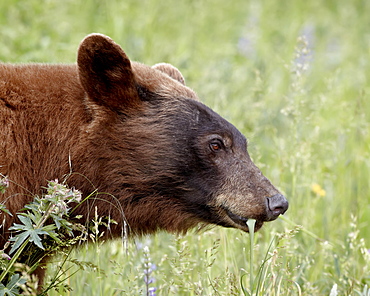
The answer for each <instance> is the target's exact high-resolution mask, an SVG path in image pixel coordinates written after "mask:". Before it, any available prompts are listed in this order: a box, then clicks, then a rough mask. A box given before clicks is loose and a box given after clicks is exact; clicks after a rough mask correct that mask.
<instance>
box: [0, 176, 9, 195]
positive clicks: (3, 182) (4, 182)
mask: <svg viewBox="0 0 370 296" xmlns="http://www.w3.org/2000/svg"><path fill="white" fill-rule="evenodd" d="M8 187H9V179H8V177H2V175H1V176H0V193H4V192H5V190H6V188H8Z"/></svg>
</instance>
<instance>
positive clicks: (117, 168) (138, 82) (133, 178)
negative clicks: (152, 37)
mask: <svg viewBox="0 0 370 296" xmlns="http://www.w3.org/2000/svg"><path fill="white" fill-rule="evenodd" d="M0 173H1V174H2V175H5V176H8V177H9V179H10V180H11V183H10V187H9V188H8V190H7V191H6V192H5V194H2V195H1V194H0V202H1V203H5V205H6V207H7V208H8V209H9V210H10V211H11V212H12V213H13V217H14V213H16V212H17V211H19V210H20V209H21V208H22V207H23V206H24V205H25V204H26V203H28V202H30V201H31V200H32V194H37V193H40V192H39V190H40V188H41V187H42V186H45V185H46V182H47V180H52V179H56V178H59V179H63V178H64V177H65V176H66V175H69V177H68V179H67V183H68V185H69V186H74V187H75V188H77V189H79V190H81V191H82V193H83V194H84V195H85V196H87V195H88V194H89V193H91V192H92V191H93V190H94V189H97V190H98V191H99V192H101V193H105V194H100V195H98V197H97V198H94V197H92V198H90V199H89V200H88V201H86V202H84V203H83V204H82V205H81V206H80V207H79V208H78V209H77V210H76V211H75V212H74V213H75V214H76V215H83V217H85V219H88V217H89V214H90V211H93V210H94V209H95V206H97V209H98V214H99V215H100V216H110V217H112V218H113V219H114V220H115V221H117V222H118V224H117V225H116V226H112V229H111V232H110V235H111V236H120V235H121V234H122V227H123V225H124V224H125V223H127V225H128V228H129V232H130V233H131V234H132V235H141V234H147V233H153V232H155V231H157V230H160V229H162V230H166V231H170V232H185V231H186V230H188V229H189V228H192V227H194V226H196V225H198V224H202V223H203V224H216V225H221V226H225V227H234V228H239V229H241V230H244V231H248V227H247V225H246V221H247V220H248V219H249V218H253V219H256V220H257V222H256V229H259V228H260V227H261V226H262V224H263V222H265V221H272V220H274V219H276V218H277V217H278V216H279V215H280V214H283V213H284V212H285V211H286V210H287V208H288V202H287V200H286V199H285V197H284V196H283V195H281V194H280V192H279V191H278V190H277V189H276V188H275V187H274V186H273V185H272V184H271V183H270V181H269V180H268V179H267V178H266V177H264V176H263V175H262V173H261V172H260V170H259V169H258V168H257V167H256V166H255V165H254V164H253V162H252V161H251V159H250V157H249V155H248V152H247V141H246V139H245V137H244V136H243V135H242V134H241V133H240V132H239V131H238V130H237V129H236V128H235V127H234V126H233V125H232V124H230V123H229V122H227V121H226V120H225V119H223V118H222V117H221V116H219V115H218V114H216V113H215V112H213V111H212V110H211V109H210V108H208V107H206V106H205V105H203V104H202V103H201V102H199V100H198V97H197V95H196V94H195V93H194V91H192V90H191V89H190V88H188V87H186V86H185V82H184V78H183V77H182V75H181V73H180V72H179V71H178V70H177V69H176V68H175V67H173V66H171V65H169V64H158V65H156V66H153V67H148V66H145V65H143V64H140V63H136V62H131V61H130V60H129V59H128V57H127V56H126V54H125V53H124V52H123V50H122V49H121V47H120V46H119V45H117V44H116V43H114V42H113V41H112V40H111V39H110V38H108V37H106V36H103V35H100V34H92V35H89V36H87V37H86V38H85V39H84V40H83V41H82V43H81V45H80V47H79V50H78V60H77V65H45V64H27V65H10V64H0ZM0 216H1V217H0V220H1V221H3V220H4V222H3V224H2V227H1V229H0V236H1V237H0V249H1V248H2V247H3V246H4V243H5V242H6V241H7V239H8V238H9V235H10V233H9V231H8V228H9V226H10V225H11V224H12V223H13V222H14V221H13V220H12V219H13V218H12V217H10V216H6V215H5V214H4V213H1V214H0Z"/></svg>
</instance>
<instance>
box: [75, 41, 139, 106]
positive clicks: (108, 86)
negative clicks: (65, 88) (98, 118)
mask: <svg viewBox="0 0 370 296" xmlns="http://www.w3.org/2000/svg"><path fill="white" fill-rule="evenodd" d="M77 65H78V75H79V79H80V82H81V84H82V87H83V88H84V90H85V91H86V92H87V94H88V96H89V98H90V99H92V100H93V101H94V102H96V103H97V104H99V105H103V106H106V107H108V108H110V109H112V110H114V111H123V112H125V111H129V109H137V108H138V107H139V104H140V102H141V101H140V98H139V95H138V92H137V88H136V81H135V76H134V74H133V72H132V68H131V62H130V60H129V58H128V57H127V56H126V54H125V53H124V51H123V50H122V48H121V47H120V46H119V45H117V44H116V43H115V42H114V41H113V40H112V39H110V38H109V37H107V36H104V35H101V34H91V35H88V36H87V37H86V38H85V39H84V40H82V42H81V44H80V47H79V49H78V57H77Z"/></svg>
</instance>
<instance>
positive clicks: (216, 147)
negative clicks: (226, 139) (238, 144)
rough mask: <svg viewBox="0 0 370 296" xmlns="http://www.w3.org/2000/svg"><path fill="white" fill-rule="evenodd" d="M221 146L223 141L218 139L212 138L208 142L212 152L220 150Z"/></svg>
mask: <svg viewBox="0 0 370 296" xmlns="http://www.w3.org/2000/svg"><path fill="white" fill-rule="evenodd" d="M222 147H223V143H222V141H221V140H219V139H214V140H212V141H211V142H210V143H209V148H211V150H212V151H213V152H219V151H221V150H222Z"/></svg>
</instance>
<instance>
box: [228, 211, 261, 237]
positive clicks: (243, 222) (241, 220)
mask: <svg viewBox="0 0 370 296" xmlns="http://www.w3.org/2000/svg"><path fill="white" fill-rule="evenodd" d="M225 211H226V214H227V215H228V217H229V218H230V219H231V220H232V221H233V222H234V223H235V224H237V225H238V226H239V227H238V228H241V229H243V230H245V231H248V232H249V228H248V225H247V222H248V220H249V219H252V218H251V217H249V218H247V217H243V216H239V215H237V214H235V213H233V212H232V211H230V210H229V209H225ZM262 225H263V221H259V220H256V224H255V226H254V231H257V230H259V229H260V228H261V227H262Z"/></svg>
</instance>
